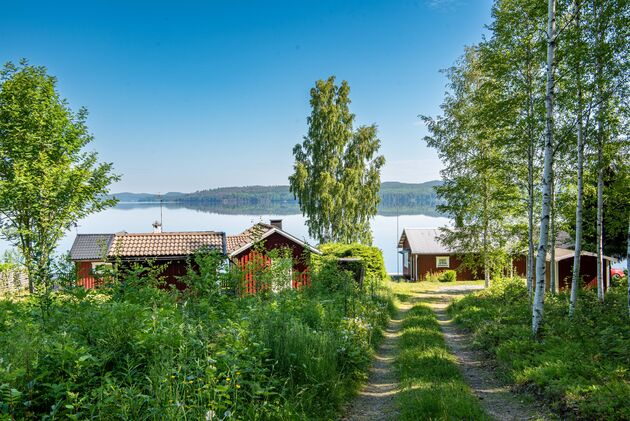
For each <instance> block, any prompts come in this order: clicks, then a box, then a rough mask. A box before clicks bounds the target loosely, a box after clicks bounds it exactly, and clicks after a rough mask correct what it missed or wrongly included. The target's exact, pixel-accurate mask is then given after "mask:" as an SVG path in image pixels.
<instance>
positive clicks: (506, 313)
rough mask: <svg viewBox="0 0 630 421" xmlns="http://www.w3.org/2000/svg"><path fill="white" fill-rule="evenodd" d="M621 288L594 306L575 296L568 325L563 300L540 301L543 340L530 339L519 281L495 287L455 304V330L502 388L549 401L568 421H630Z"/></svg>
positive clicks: (629, 328)
mask: <svg viewBox="0 0 630 421" xmlns="http://www.w3.org/2000/svg"><path fill="white" fill-rule="evenodd" d="M626 300H627V284H623V285H620V286H617V287H614V288H611V289H610V290H609V292H608V293H607V294H606V302H605V303H604V304H600V303H598V301H597V297H596V295H595V293H594V292H593V291H581V292H580V296H579V299H578V307H577V309H576V313H575V315H574V317H573V319H569V318H568V315H567V313H568V307H569V297H568V294H567V293H565V292H562V293H560V294H557V295H547V296H546V298H545V319H544V324H543V333H542V340H541V341H535V340H533V339H532V338H531V333H530V322H531V310H530V307H529V302H528V293H527V289H526V287H525V283H524V282H523V281H522V280H518V279H515V280H504V281H502V282H495V283H494V284H493V286H491V287H490V289H488V290H484V291H482V292H479V293H477V294H475V295H471V296H467V297H465V298H463V299H462V300H461V301H459V302H457V303H454V304H453V305H452V306H451V308H450V311H451V313H452V315H453V316H454V319H455V321H456V322H458V323H460V324H461V325H463V326H465V327H466V328H467V329H469V330H470V331H471V332H472V333H473V337H474V340H475V344H476V346H478V347H479V348H482V349H484V350H486V351H488V352H489V353H491V354H492V355H494V356H495V358H496V360H497V361H498V362H499V364H500V367H501V370H500V372H502V373H504V374H505V376H506V378H507V380H509V381H511V382H513V383H515V384H516V385H517V386H518V387H520V388H522V389H527V390H529V391H531V392H534V393H536V394H538V395H539V396H540V397H541V398H543V399H545V400H547V401H548V402H549V403H550V405H551V406H552V407H553V408H555V409H556V410H557V411H558V412H560V413H561V415H562V416H563V417H565V418H569V419H575V418H577V419H606V420H627V419H630V319H629V318H628V315H627V301H626Z"/></svg>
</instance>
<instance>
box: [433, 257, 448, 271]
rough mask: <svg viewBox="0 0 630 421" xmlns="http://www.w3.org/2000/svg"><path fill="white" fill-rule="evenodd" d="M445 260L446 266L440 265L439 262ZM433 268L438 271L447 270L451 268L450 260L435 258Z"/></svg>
mask: <svg viewBox="0 0 630 421" xmlns="http://www.w3.org/2000/svg"><path fill="white" fill-rule="evenodd" d="M442 259H446V264H445V265H443V264H440V260H442ZM435 267H436V268H438V269H448V268H450V267H451V258H450V256H436V258H435Z"/></svg>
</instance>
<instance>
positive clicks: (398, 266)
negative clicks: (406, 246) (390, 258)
mask: <svg viewBox="0 0 630 421" xmlns="http://www.w3.org/2000/svg"><path fill="white" fill-rule="evenodd" d="M399 213H400V211H399V209H398V198H396V243H398V239H399V238H400V237H399V236H398V214H399ZM398 254H399V253H398V244H396V276H398V275H400V264H399V262H398Z"/></svg>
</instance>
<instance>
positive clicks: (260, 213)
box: [0, 203, 449, 272]
mask: <svg viewBox="0 0 630 421" xmlns="http://www.w3.org/2000/svg"><path fill="white" fill-rule="evenodd" d="M272 218H280V219H282V220H283V228H284V229H285V230H286V231H287V232H290V233H291V234H293V235H295V236H297V237H298V238H302V239H305V240H307V241H308V242H309V243H311V244H315V243H316V242H315V241H313V240H312V239H311V238H310V237H309V235H308V229H307V227H306V225H305V219H304V217H303V216H302V215H301V214H299V213H298V211H297V209H293V210H291V211H289V209H283V208H282V207H280V208H278V207H277V206H274V208H273V209H260V208H258V209H253V208H252V209H248V208H242V207H241V208H240V209H239V208H236V207H235V208H231V207H225V206H220V207H219V206H214V207H213V206H211V205H202V206H198V205H187V204H181V203H163V205H162V222H163V229H164V231H224V232H225V233H227V234H236V233H239V232H241V231H243V230H245V229H246V228H248V227H249V226H251V225H252V224H254V223H256V222H259V221H264V222H268V221H269V219H272ZM159 219H160V205H159V204H157V203H119V204H118V205H117V206H116V207H114V208H110V209H107V210H105V211H103V212H100V213H97V214H94V215H91V216H89V217H87V218H85V219H84V220H81V221H79V222H78V224H77V225H78V226H77V227H76V228H75V229H73V230H72V231H70V232H68V233H67V234H66V236H64V238H63V239H62V241H61V242H60V244H59V248H58V249H59V251H67V250H69V249H70V247H71V246H72V242H73V241H74V237H75V235H76V233H81V234H88V233H114V232H118V231H127V232H151V230H152V227H151V224H152V223H153V221H155V220H159ZM397 220H398V224H397ZM448 222H449V220H448V219H447V218H444V217H439V216H429V215H422V214H416V215H400V216H399V217H396V216H395V213H394V215H393V216H392V215H389V214H379V215H377V216H376V217H375V218H374V219H373V220H372V232H373V236H374V245H376V246H377V247H379V248H380V249H381V250H383V257H384V258H385V264H386V266H387V270H388V271H389V272H396V271H397V267H398V269H399V268H400V262H397V257H398V256H397V251H396V244H397V243H398V238H399V236H400V232H401V231H402V229H403V228H405V227H415V228H435V227H439V226H443V225H446V224H447V223H448ZM7 247H8V244H7V243H5V242H3V243H0V252H2V251H4V249H6V248H7ZM397 263H398V265H397Z"/></svg>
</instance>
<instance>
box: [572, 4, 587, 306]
mask: <svg viewBox="0 0 630 421" xmlns="http://www.w3.org/2000/svg"><path fill="white" fill-rule="evenodd" d="M573 7H574V13H575V31H574V33H575V35H574V40H573V43H572V45H571V47H572V51H573V53H574V55H573V57H574V64H573V66H574V70H575V86H576V90H577V92H576V93H577V98H576V108H577V109H576V120H577V121H576V131H577V136H576V137H577V151H576V152H577V204H576V207H575V254H574V257H573V273H572V276H571V298H570V300H569V317H573V314H574V313H575V305H576V302H577V292H578V288H579V286H580V281H581V279H580V261H581V255H582V206H583V203H584V105H583V96H582V83H583V82H582V55H583V54H584V53H585V51H584V48H583V45H584V43H583V41H582V26H581V14H582V2H581V0H575V2H574V5H573Z"/></svg>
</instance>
